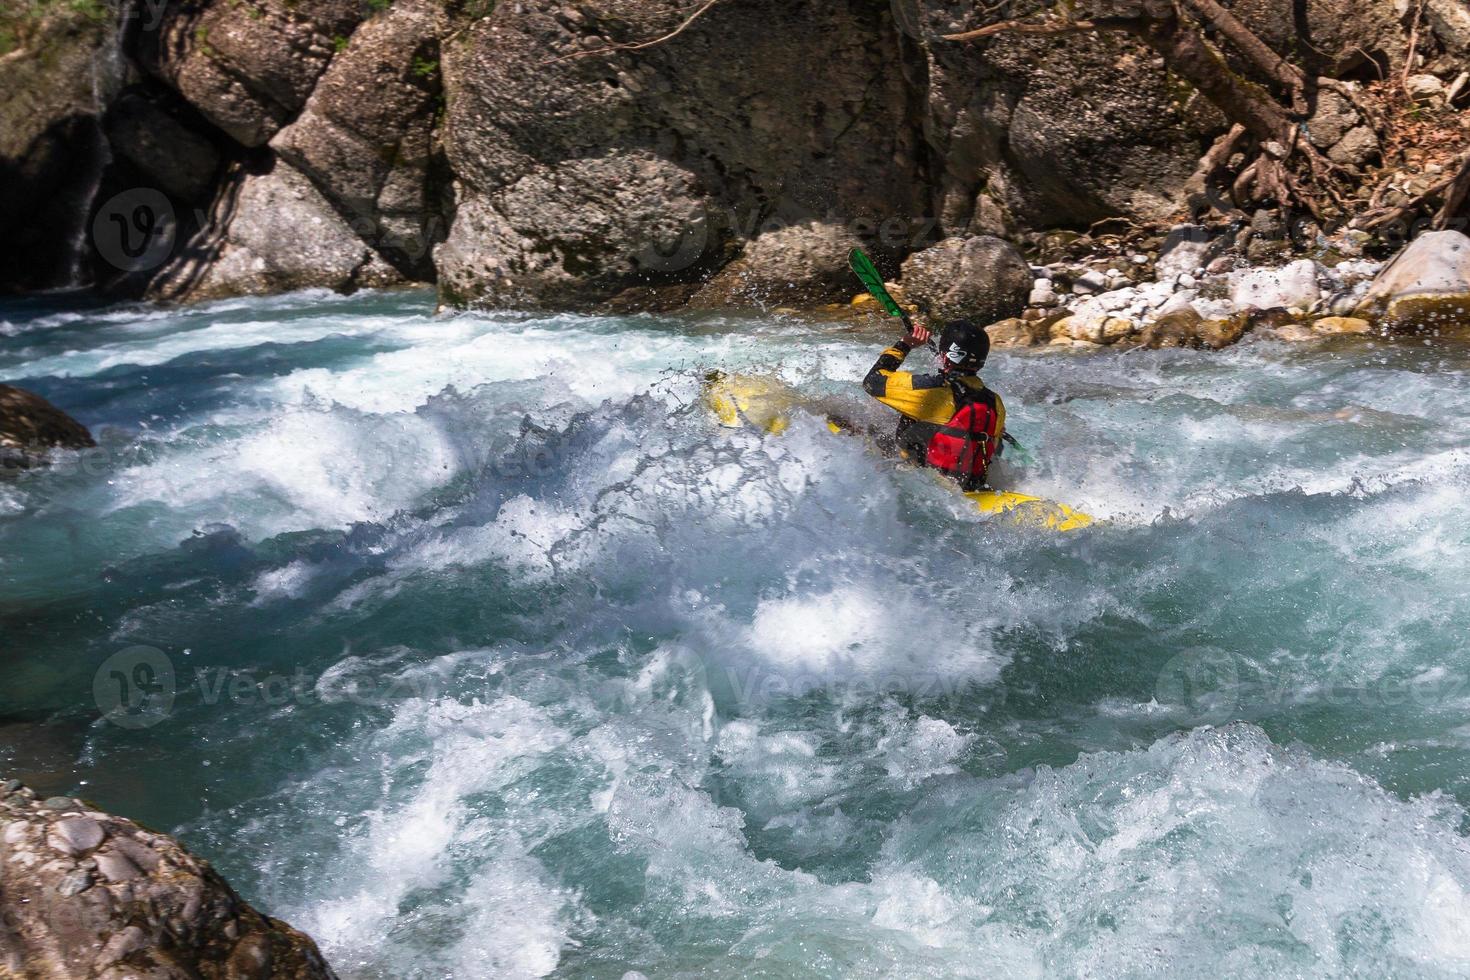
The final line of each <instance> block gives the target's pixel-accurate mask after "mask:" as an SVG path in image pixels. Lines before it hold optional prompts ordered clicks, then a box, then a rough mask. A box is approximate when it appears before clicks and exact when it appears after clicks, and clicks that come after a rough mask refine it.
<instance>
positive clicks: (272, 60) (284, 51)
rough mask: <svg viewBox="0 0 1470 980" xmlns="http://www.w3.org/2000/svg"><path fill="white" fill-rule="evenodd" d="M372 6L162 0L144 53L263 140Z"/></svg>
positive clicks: (210, 111) (193, 100)
mask: <svg viewBox="0 0 1470 980" xmlns="http://www.w3.org/2000/svg"><path fill="white" fill-rule="evenodd" d="M384 6H387V5H386V4H384ZM150 9H151V8H150ZM367 9H368V5H367V4H364V3H361V2H357V0H252V3H250V4H249V6H248V7H246V6H245V5H243V4H241V3H238V2H234V0H205V2H202V3H184V4H163V5H159V7H158V8H157V11H156V16H158V18H159V22H158V23H157V24H155V25H153V29H151V30H145V31H141V32H139V39H138V57H139V60H140V62H141V63H142V64H143V66H144V67H145V68H146V69H147V70H148V71H149V72H151V73H152V74H153V75H154V77H156V78H158V79H160V80H161V81H163V82H164V83H166V84H167V85H169V86H171V87H172V88H173V89H174V90H175V91H177V92H178V93H179V94H180V95H181V96H183V97H184V99H185V100H187V101H188V102H189V103H190V104H191V105H193V106H194V107H195V108H196V109H197V110H198V111H199V112H200V113H202V114H203V115H204V117H205V118H206V119H208V120H209V121H210V122H211V123H213V124H214V125H215V126H218V127H219V128H220V129H221V130H223V131H224V132H225V133H226V134H228V135H229V137H230V138H231V139H233V140H235V141H236V142H237V143H240V144H241V145H242V146H247V147H257V146H264V145H265V144H266V142H268V141H269V140H270V138H271V137H272V136H274V135H275V134H276V133H277V131H279V130H280V128H281V127H282V126H284V125H285V124H286V123H287V122H289V121H290V120H291V119H292V118H294V117H295V116H296V114H297V113H299V112H300V111H301V109H302V107H303V106H305V105H306V100H307V97H308V96H310V95H311V91H312V87H313V86H314V85H315V84H316V80H317V78H318V77H319V76H320V75H321V73H322V72H323V71H325V70H326V67H327V63H328V62H330V61H331V60H332V56H333V54H334V53H335V51H336V48H337V46H338V44H339V43H340V40H345V39H346V38H347V36H348V35H350V34H351V33H352V31H353V29H354V28H355V27H356V26H357V24H358V23H359V22H360V21H361V20H362V16H363V13H364V11H365V10H367Z"/></svg>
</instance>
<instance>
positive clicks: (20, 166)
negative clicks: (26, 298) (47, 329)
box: [0, 4, 111, 292]
mask: <svg viewBox="0 0 1470 980" xmlns="http://www.w3.org/2000/svg"><path fill="white" fill-rule="evenodd" d="M6 6H9V4H7V5H6ZM7 14H9V11H5V10H0V31H8V30H10V27H9V25H8V24H7V23H6V16H7ZM110 42H111V38H110V33H109V31H108V28H107V26H106V25H105V24H103V23H101V22H99V21H97V20H94V19H92V18H89V17H86V16H83V15H82V14H80V13H76V12H72V11H68V10H65V9H58V10H57V11H56V12H55V14H54V16H51V17H48V18H47V19H46V20H45V21H44V22H42V23H41V24H40V25H38V26H37V27H36V28H35V29H34V30H33V31H32V32H31V33H30V34H29V35H28V36H24V37H22V38H20V39H19V41H18V42H17V43H19V45H20V46H19V47H17V48H15V49H14V50H11V51H9V52H7V53H5V54H4V57H3V58H0V230H3V232H4V233H3V234H0V292H8V291H13V290H16V291H18V290H30V289H48V288H54V287H58V286H65V285H69V284H70V283H71V282H72V281H73V279H74V278H75V277H76V275H77V273H78V267H79V262H78V258H79V255H78V252H79V249H78V246H79V244H81V242H80V238H81V235H82V232H83V229H84V228H85V226H86V222H87V208H88V206H89V204H90V198H91V193H92V190H93V188H94V187H95V185H96V183H97V181H98V179H99V178H100V172H101V169H102V166H103V160H104V156H105V153H106V143H105V141H104V139H103V136H102V132H101V128H100V125H99V123H98V118H97V117H98V115H99V113H100V107H99V105H98V98H97V95H98V89H99V88H100V89H101V90H102V91H103V94H104V95H105V94H106V89H107V88H108V86H109V79H108V78H107V77H106V74H107V68H106V64H105V62H106V58H105V51H106V49H107V47H108V45H109V44H110Z"/></svg>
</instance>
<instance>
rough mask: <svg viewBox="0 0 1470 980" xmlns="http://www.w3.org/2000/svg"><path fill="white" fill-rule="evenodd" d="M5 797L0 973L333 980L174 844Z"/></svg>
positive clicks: (11, 786) (152, 979)
mask: <svg viewBox="0 0 1470 980" xmlns="http://www.w3.org/2000/svg"><path fill="white" fill-rule="evenodd" d="M0 793H3V794H4V795H3V797H0V916H3V921H4V929H3V930H0V974H3V975H4V976H14V977H37V978H61V977H95V978H97V980H125V978H131V977H147V978H149V980H333V978H334V976H335V975H334V974H333V973H332V970H331V968H330V967H328V966H327V964H326V962H325V961H324V960H323V959H322V956H321V953H320V952H319V951H318V950H317V947H316V943H314V942H313V941H312V939H311V937H310V936H307V935H306V934H305V933H302V932H298V931H297V930H295V929H293V928H291V927H290V926H289V925H287V924H286V923H284V922H281V921H280V920H278V919H272V918H270V917H269V916H265V915H262V914H261V913H260V912H258V911H256V910H255V909H254V908H252V907H251V906H250V905H248V904H246V903H245V902H244V901H243V900H241V898H240V897H239V896H238V895H236V894H235V892H234V891H233V890H232V889H231V888H230V886H229V885H228V884H227V883H226V882H225V881H224V879H223V878H221V877H220V876H219V875H218V874H217V873H216V872H215V871H214V869H213V868H211V867H210V866H209V864H208V863H207V862H204V861H201V860H200V859H199V858H197V857H195V856H194V855H193V854H190V853H189V852H188V851H187V850H185V849H184V848H183V847H182V846H181V845H180V844H179V843H178V842H177V841H175V840H173V839H172V838H170V837H168V836H166V835H164V834H158V833H154V832H152V831H149V830H146V829H144V828H143V827H140V826H139V825H138V824H135V823H133V822H132V821H131V820H126V819H124V818H122V817H115V816H112V815H110V814H107V813H103V812H101V811H99V810H97V809H95V808H93V807H91V806H90V805H88V804H86V803H83V802H81V801H78V800H73V799H69V798H67V797H52V798H49V799H46V800H44V801H39V800H37V799H36V798H35V793H33V792H32V791H30V790H28V789H25V788H23V787H20V786H19V785H18V784H17V783H15V782H14V781H11V782H7V783H4V784H0Z"/></svg>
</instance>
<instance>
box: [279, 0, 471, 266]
mask: <svg viewBox="0 0 1470 980" xmlns="http://www.w3.org/2000/svg"><path fill="white" fill-rule="evenodd" d="M443 20H444V15H443V7H442V6H441V5H440V4H439V3H438V2H437V0H401V2H399V3H398V4H395V5H394V6H393V7H391V8H389V10H388V11H387V12H386V13H384V14H383V15H382V16H379V17H375V18H373V19H372V20H370V21H368V22H367V23H366V24H364V25H363V26H362V27H361V28H360V29H359V30H358V31H357V33H355V34H354V35H353V36H352V40H351V42H350V43H349V44H348V45H347V47H346V48H344V49H343V51H342V52H341V53H340V54H338V55H337V57H336V58H335V59H334V60H333V61H332V64H331V67H330V68H328V70H327V71H326V73H325V74H324V75H322V77H321V80H320V81H319V82H318V83H317V85H316V88H315V90H314V91H313V92H312V95H311V98H310V100H309V101H308V102H307V103H306V108H305V110H304V111H303V112H302V114H301V116H300V117H299V118H297V119H296V121H295V122H293V123H291V125H289V126H287V127H286V128H285V129H284V130H282V131H281V132H280V134H279V135H278V136H277V137H276V138H275V139H274V140H272V142H271V147H272V149H274V150H275V151H276V153H277V154H278V155H279V157H280V158H281V159H283V160H285V161H286V162H287V163H290V164H291V165H292V166H293V167H295V168H296V169H297V170H299V171H300V172H301V173H303V174H305V175H306V176H307V177H308V178H310V180H311V181H312V183H313V184H314V185H315V186H316V187H317V189H318V190H319V191H320V192H321V193H322V195H323V196H324V197H326V198H327V199H328V200H329V201H330V202H331V203H332V205H333V206H334V207H335V208H336V210H337V211H338V213H339V214H343V215H346V216H348V219H349V222H350V223H352V224H353V226H354V228H355V229H357V228H361V229H363V230H362V231H360V234H361V236H362V237H363V238H364V239H365V240H366V241H367V242H368V243H369V244H371V245H372V246H373V248H374V249H375V250H376V251H377V252H378V253H379V254H381V255H383V256H384V257H385V259H387V260H388V261H389V262H390V263H391V264H393V265H394V266H395V267H397V268H399V269H401V270H402V271H403V272H404V274H405V275H406V276H409V277H412V278H417V279H429V278H432V276H433V271H432V266H431V260H430V248H431V246H432V245H433V244H434V241H435V240H436V238H437V237H442V228H441V225H442V219H440V217H439V214H438V209H439V201H438V200H437V198H436V195H435V191H434V189H433V188H432V187H431V180H430V166H431V160H432V155H433V146H432V133H433V121H434V103H435V98H436V96H437V95H438V87H439V86H438V69H437V59H438V50H439V35H440V34H441V33H442V31H443V29H444V25H443Z"/></svg>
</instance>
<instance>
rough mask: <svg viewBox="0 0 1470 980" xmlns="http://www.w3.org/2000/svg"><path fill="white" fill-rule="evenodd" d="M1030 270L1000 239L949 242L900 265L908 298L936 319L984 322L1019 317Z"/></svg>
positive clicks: (926, 250) (1028, 286) (1023, 259)
mask: <svg viewBox="0 0 1470 980" xmlns="http://www.w3.org/2000/svg"><path fill="white" fill-rule="evenodd" d="M1031 285H1032V279H1031V267H1030V265H1028V264H1027V262H1026V258H1025V256H1023V255H1022V254H1021V253H1020V252H1019V251H1017V250H1016V248H1015V247H1014V246H1012V245H1010V244H1008V243H1007V242H1004V241H1001V240H1000V239H999V238H992V237H989V236H984V235H981V236H978V237H975V238H948V239H945V240H944V241H942V242H940V243H939V244H938V245H935V246H934V247H932V248H927V249H924V250H923V251H922V252H916V253H914V254H913V255H911V256H909V257H908V258H907V259H906V260H904V263H903V286H904V292H905V294H906V295H907V296H908V298H909V299H910V300H911V301H913V302H915V303H917V304H918V306H919V308H920V309H921V310H923V311H925V312H926V313H927V314H928V315H929V316H930V317H933V318H935V319H937V320H941V321H942V320H949V319H954V318H956V317H968V318H970V319H974V320H976V321H978V322H979V323H981V324H982V325H983V324H987V323H991V322H993V321H996V320H1004V319H1007V318H1010V317H1016V316H1020V314H1021V312H1022V310H1023V309H1025V306H1026V298H1027V296H1028V295H1030V292H1031Z"/></svg>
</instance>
